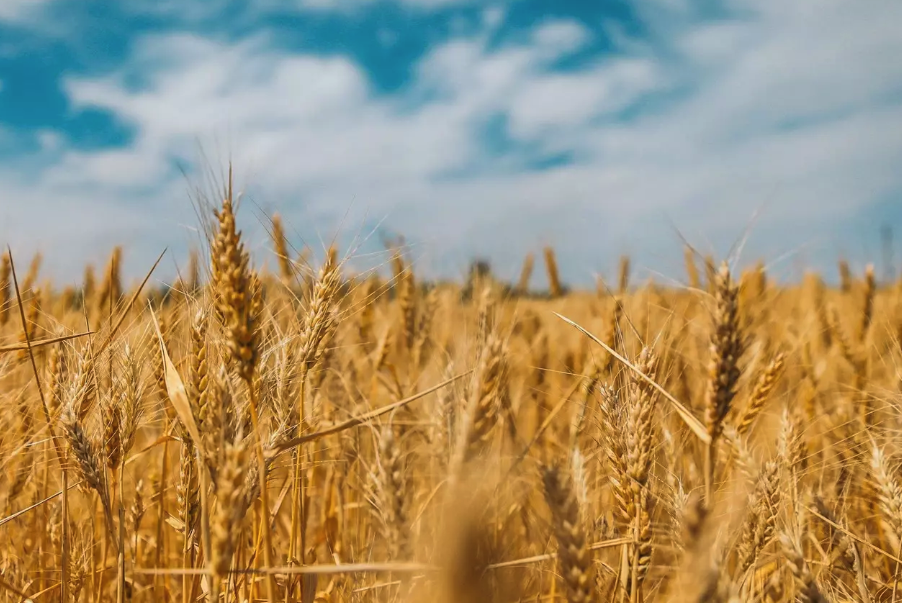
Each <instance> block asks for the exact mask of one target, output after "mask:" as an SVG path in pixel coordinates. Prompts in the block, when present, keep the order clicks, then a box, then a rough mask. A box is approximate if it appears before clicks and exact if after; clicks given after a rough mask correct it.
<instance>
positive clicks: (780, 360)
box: [0, 190, 902, 603]
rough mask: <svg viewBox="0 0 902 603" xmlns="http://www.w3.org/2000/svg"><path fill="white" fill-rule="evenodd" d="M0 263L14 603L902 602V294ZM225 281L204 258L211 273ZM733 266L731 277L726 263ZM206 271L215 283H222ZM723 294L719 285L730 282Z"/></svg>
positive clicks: (760, 276)
mask: <svg viewBox="0 0 902 603" xmlns="http://www.w3.org/2000/svg"><path fill="white" fill-rule="evenodd" d="M224 197H225V198H224V200H223V201H221V202H220V203H219V204H218V206H217V207H216V209H215V213H214V212H213V211H210V212H209V216H208V217H209V218H210V223H209V224H208V225H207V226H208V228H207V231H208V233H209V244H208V250H209V253H208V254H207V261H206V262H202V261H201V260H200V259H199V258H198V256H196V255H195V256H193V260H192V264H191V265H190V266H189V267H188V269H187V270H186V271H184V272H183V273H182V274H181V276H180V277H179V280H178V281H177V283H176V285H174V286H173V287H172V288H169V289H167V290H164V291H160V290H156V289H149V288H147V287H146V284H144V285H142V286H141V287H133V288H132V289H131V290H126V289H125V288H124V286H123V283H122V280H121V276H120V265H121V254H122V251H121V250H120V249H118V248H117V249H116V250H114V251H113V253H112V255H111V257H110V260H109V263H108V265H107V267H106V268H105V269H104V271H103V273H99V274H98V275H97V280H98V281H99V283H98V284H95V283H94V278H95V277H94V272H93V269H89V270H87V271H86V282H85V283H84V287H83V288H82V289H81V290H79V291H73V290H66V291H62V292H60V291H55V290H54V289H53V287H52V284H51V283H44V284H39V283H40V281H39V280H38V276H39V269H40V256H38V257H36V258H35V259H34V260H33V261H32V264H31V268H30V269H28V270H27V273H26V275H25V277H24V278H22V279H21V280H19V278H18V275H17V273H16V272H15V268H16V267H17V264H16V261H15V260H18V259H19V258H15V257H13V258H11V257H9V256H7V255H5V256H4V257H3V259H2V262H0V350H2V356H0V399H2V401H3V405H2V409H3V410H2V412H3V417H4V422H5V429H4V430H3V432H2V434H0V451H2V459H3V465H2V474H0V479H2V487H0V494H2V496H0V504H2V508H3V511H2V519H0V573H2V575H0V593H2V594H0V598H2V599H3V600H8V601H21V600H23V599H24V598H26V597H27V598H30V599H32V600H34V601H60V600H64V601H84V602H97V603H99V602H102V601H113V600H115V601H117V602H121V601H126V600H130V601H182V602H184V603H188V602H189V601H205V600H206V601H213V600H224V601H259V600H269V601H285V602H289V603H290V602H293V601H298V602H304V603H312V602H314V601H317V602H327V601H361V602H364V601H380V602H381V601H399V602H400V601H422V600H430V599H436V600H447V601H498V602H503V603H507V602H513V601H538V600H541V601H555V600H557V601H569V602H570V603H577V602H580V603H581V602H587V601H597V602H606V601H612V602H613V601H618V602H627V601H629V602H630V603H634V602H637V601H749V602H752V601H755V602H757V601H761V602H787V601H794V600H801V601H837V602H839V601H861V602H871V601H895V600H896V599H897V597H899V598H902V593H900V592H898V591H899V590H900V589H899V587H900V565H902V473H900V466H899V462H898V459H899V454H900V453H902V439H900V436H899V434H900V433H902V432H900V428H902V413H900V409H899V404H898V402H899V400H900V397H899V396H900V386H902V380H900V370H899V367H900V366H902V364H900V361H902V348H900V343H899V335H900V329H902V287H900V286H895V285H893V286H890V285H887V284H884V285H883V286H878V284H877V283H876V281H875V278H874V274H873V270H872V269H871V268H868V270H866V271H865V272H864V273H863V274H861V276H860V278H859V277H856V276H854V275H853V273H852V270H851V268H849V266H848V265H847V264H843V265H842V268H841V270H842V284H841V287H839V288H837V289H830V288H828V287H826V286H825V285H824V283H823V282H822V281H821V280H820V279H819V278H818V277H817V276H814V275H811V276H809V277H808V278H806V280H805V281H804V283H803V284H801V285H800V286H778V285H776V284H774V283H772V282H770V281H768V279H767V277H766V275H765V273H764V269H763V267H761V266H758V267H756V268H755V269H752V270H750V271H748V272H746V273H744V274H742V275H735V274H733V273H731V271H730V269H729V267H728V266H727V264H722V265H720V266H719V267H718V265H717V264H715V263H714V260H712V259H710V258H705V259H704V260H703V261H704V270H703V271H699V269H698V268H697V267H696V259H697V258H696V256H695V254H694V253H693V252H692V251H691V250H687V255H686V262H687V282H688V283H689V286H687V287H686V288H683V289H679V288H668V289H664V288H658V287H656V286H654V285H651V284H649V285H646V286H644V287H642V288H635V287H631V286H630V283H629V277H630V262H629V259H628V258H626V257H624V258H622V259H621V262H620V272H619V276H618V281H617V288H616V291H613V292H612V291H611V290H609V289H608V288H607V287H606V286H604V284H603V283H599V287H598V292H597V293H588V292H567V291H566V289H565V288H564V287H563V285H562V284H561V281H560V277H559V274H558V267H557V263H556V260H555V256H554V252H553V250H552V249H550V248H547V249H545V250H544V259H545V265H546V269H547V271H548V276H549V280H550V283H551V295H549V296H547V297H531V296H529V295H528V289H529V279H530V275H531V273H532V268H533V262H534V260H533V256H529V257H528V258H527V260H526V262H525V263H524V267H523V270H522V274H521V275H520V279H519V281H518V283H516V284H515V285H514V286H513V287H507V286H502V285H501V284H500V283H498V282H496V281H494V280H493V279H492V278H491V276H490V275H486V274H481V275H480V277H479V279H478V282H473V283H468V285H467V290H468V291H469V292H470V293H467V294H464V293H465V290H464V288H462V287H458V286H456V285H451V284H442V285H437V284H430V283H426V282H423V281H421V280H420V279H418V278H415V273H414V266H413V265H412V264H411V262H410V260H409V258H408V257H406V255H405V253H404V249H403V248H396V249H393V250H391V251H390V253H391V260H390V262H389V264H390V266H391V274H390V276H387V277H382V276H380V275H379V274H377V273H373V272H370V273H364V274H352V273H351V272H350V270H349V269H348V268H347V266H346V264H345V263H344V262H342V260H341V259H340V258H339V256H338V254H337V253H336V250H335V249H334V248H333V249H331V250H329V252H328V253H327V254H326V259H325V261H324V262H323V263H322V265H321V266H320V267H319V268H318V269H317V270H315V271H313V270H311V269H310V268H309V266H308V265H307V263H306V260H305V259H303V256H302V259H300V260H297V259H293V258H292V255H295V257H297V254H291V253H290V252H289V249H288V245H287V242H286V237H285V234H284V229H283V227H282V224H281V222H280V221H279V220H278V219H277V218H276V219H275V220H274V221H273V224H272V229H271V231H272V234H273V245H272V247H273V256H272V258H270V259H273V258H274V259H275V262H270V263H272V264H274V265H275V266H276V267H277V271H276V272H275V273H268V272H257V271H256V270H255V269H254V264H253V262H252V259H251V257H250V255H249V254H248V252H247V250H246V245H245V242H244V241H242V237H241V232H240V230H239V229H238V227H237V225H236V215H235V207H234V206H233V200H232V196H231V190H227V191H225V194H224ZM204 263H205V264H206V266H207V269H206V270H203V269H202V267H201V266H202V264H204ZM702 274H703V275H704V277H702V276H701V275H702ZM204 275H205V276H204ZM703 279H704V282H702V281H703Z"/></svg>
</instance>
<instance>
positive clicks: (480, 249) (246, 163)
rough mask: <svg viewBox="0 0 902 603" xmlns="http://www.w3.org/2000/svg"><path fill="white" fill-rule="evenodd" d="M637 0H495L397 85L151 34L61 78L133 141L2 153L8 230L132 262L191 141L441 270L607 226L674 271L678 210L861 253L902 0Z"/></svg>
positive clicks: (163, 208)
mask: <svg viewBox="0 0 902 603" xmlns="http://www.w3.org/2000/svg"><path fill="white" fill-rule="evenodd" d="M520 1H521V2H525V1H526V0H520ZM408 3H409V4H417V5H418V7H417V10H419V11H423V12H427V13H428V12H429V11H433V10H435V11H438V10H447V9H448V6H447V5H448V4H449V2H430V1H427V0H421V1H420V2H414V0H408ZM358 4H359V5H364V4H369V3H368V2H364V1H363V0H360V1H358V2H348V3H346V6H344V7H343V8H347V11H352V10H353V8H354V7H353V6H351V5H358ZM653 4H654V6H650V4H648V3H643V4H641V5H639V4H637V5H636V6H635V7H633V8H634V10H633V13H634V17H635V19H636V21H635V22H633V23H631V24H629V26H620V25H618V23H617V22H616V20H613V19H612V20H602V21H592V20H587V19H586V18H585V17H584V16H579V15H578V14H576V13H574V14H573V15H571V16H567V15H563V14H560V13H562V12H564V11H559V12H558V16H555V17H548V18H544V19H533V20H532V21H530V22H529V24H527V25H524V26H522V27H521V28H520V30H517V31H515V32H514V34H511V35H510V36H509V37H508V38H504V37H500V38H499V35H498V34H497V33H496V32H497V31H498V28H499V27H501V26H503V25H504V24H505V22H506V21H507V20H508V19H509V18H510V17H509V12H508V10H509V9H507V8H502V7H500V5H499V8H495V9H492V10H491V11H488V12H486V14H485V15H484V16H483V17H482V18H481V19H480V23H481V25H480V26H479V27H478V28H476V29H475V30H472V31H464V32H462V33H453V32H452V33H448V34H446V35H443V36H440V37H438V38H437V39H436V40H434V42H433V43H432V45H431V46H430V47H428V48H427V49H426V50H425V51H424V52H422V53H421V54H420V55H419V56H418V57H417V58H416V59H415V60H414V62H413V64H412V69H411V70H410V76H409V78H408V80H407V81H406V82H405V83H404V85H403V86H401V87H400V88H398V89H396V90H394V91H392V92H391V93H388V94H386V93H385V92H383V91H381V90H379V89H378V87H377V86H376V84H375V81H374V75H373V73H371V72H370V71H368V69H367V68H366V67H365V66H364V65H363V64H361V62H360V61H358V60H357V59H356V58H355V57H354V56H353V55H352V54H349V53H342V52H336V51H334V50H330V51H329V52H320V51H317V50H316V49H315V48H303V49H297V48H292V47H287V46H286V45H285V44H284V43H283V41H282V40H281V39H280V38H279V37H278V36H276V35H274V34H273V31H272V30H271V28H269V27H267V26H266V25H265V24H263V23H261V25H260V27H258V28H249V29H248V31H247V32H246V33H242V34H240V35H234V34H233V35H229V36H220V35H216V34H215V33H214V34H208V33H199V32H196V31H195V32H192V31H186V30H185V28H181V30H179V29H178V28H169V29H167V28H158V29H157V30H156V31H152V32H150V31H148V32H145V33H142V34H140V35H138V36H136V37H135V39H134V40H133V42H132V43H131V44H130V45H129V49H128V52H127V53H125V55H124V56H123V57H122V59H121V60H120V61H118V62H117V63H116V64H115V65H113V66H111V67H110V68H107V69H105V70H103V71H102V72H99V73H91V74H85V73H80V72H72V73H69V74H65V75H64V76H63V77H62V79H61V82H62V84H61V85H62V89H63V91H64V93H65V96H66V98H67V101H68V103H69V110H70V111H75V112H78V111H83V110H92V111H97V110H99V111H102V112H104V113H105V114H108V115H110V116H111V117H112V118H114V119H115V120H116V121H117V123H120V124H121V125H122V127H123V128H126V129H127V130H128V131H129V133H130V135H129V136H128V137H127V142H125V143H123V144H120V145H112V146H107V147H104V148H91V149H84V148H80V147H79V146H78V145H77V141H76V140H72V139H68V138H66V136H65V135H62V134H61V133H57V132H53V131H49V132H45V133H44V134H43V135H42V142H41V144H40V145H39V148H37V149H35V150H34V151H33V152H32V153H30V154H29V156H28V157H27V158H20V159H19V160H17V161H14V162H8V163H7V164H6V167H0V183H2V184H3V189H4V194H5V196H6V198H8V199H10V200H11V201H10V202H9V203H4V204H3V207H4V209H2V210H0V215H2V218H3V219H4V222H5V223H6V224H7V225H8V226H7V227H6V230H7V231H6V232H0V236H3V237H7V238H12V239H13V241H14V242H16V243H18V244H20V245H23V246H26V247H27V246H28V245H31V244H37V243H38V242H42V243H45V244H46V243H48V242H50V243H55V245H56V246H57V249H55V250H53V251H51V252H48V260H49V261H51V262H56V265H57V266H58V268H59V269H60V270H74V269H75V268H76V266H77V265H78V264H80V262H81V261H82V260H83V259H84V258H85V257H89V256H94V257H96V256H97V254H98V253H101V252H102V251H105V250H106V247H107V246H108V245H110V244H112V243H113V242H126V243H127V244H128V245H129V250H130V251H131V256H130V257H131V258H132V261H133V262H138V261H140V260H141V259H143V258H144V257H149V256H151V255H152V254H153V250H155V249H157V248H159V247H160V246H162V245H164V244H175V245H176V246H177V247H179V248H181V247H184V245H185V244H186V241H188V240H190V239H191V237H192V236H193V235H192V234H191V233H190V232H189V231H187V230H186V229H185V228H184V227H182V226H180V225H181V224H191V223H194V222H195V218H194V214H193V210H192V207H191V205H190V203H189V202H188V200H187V198H186V194H185V190H186V183H185V181H184V179H183V177H182V174H181V172H180V170H179V169H178V166H179V165H187V166H189V169H191V168H194V169H196V168H198V167H200V166H199V165H198V162H197V160H198V144H199V143H202V144H203V146H204V147H206V148H208V149H211V148H212V149H213V150H214V157H216V158H218V159H220V160H224V159H227V158H228V156H232V157H233V158H234V159H235V160H236V163H237V165H238V166H239V173H240V174H241V175H242V176H243V182H245V183H246V184H247V185H248V187H249V191H251V192H252V193H253V198H254V200H255V201H256V202H258V203H259V204H260V205H261V207H263V208H264V209H266V210H272V209H278V210H279V211H281V213H282V214H283V215H284V216H285V217H286V218H287V220H288V222H289V223H290V224H291V225H292V226H293V227H294V228H295V232H297V233H298V234H299V236H303V237H305V238H308V239H310V240H311V242H315V237H316V233H317V232H324V233H326V234H327V235H328V234H331V232H332V231H333V230H334V229H337V228H339V227H340V226H343V227H345V228H346V229H348V230H352V231H353V230H354V229H355V228H356V225H359V224H362V223H370V222H371V221H378V220H382V219H384V220H385V224H387V225H388V226H390V227H391V228H394V229H397V230H399V231H401V232H404V233H405V234H406V235H407V236H408V238H409V239H412V240H416V241H421V242H423V245H422V246H421V247H420V248H419V249H423V250H427V251H424V254H423V258H422V263H423V266H424V268H426V269H431V270H435V271H444V272H449V271H454V270H460V269H461V268H462V266H463V265H464V263H465V261H466V259H467V258H468V257H469V255H471V254H474V253H478V254H484V255H488V256H490V257H492V258H493V259H494V260H495V263H496V265H497V266H498V267H499V268H500V269H501V270H503V271H506V272H508V273H509V274H510V273H513V272H514V271H515V270H516V267H517V265H518V263H519V262H520V260H521V258H522V256H523V254H524V253H525V252H526V251H527V250H528V249H531V248H535V247H537V246H538V245H539V244H542V243H553V244H555V245H557V246H558V248H559V253H560V255H561V259H562V264H563V267H564V269H565V271H566V276H567V277H568V278H570V279H581V280H587V279H588V277H589V276H590V274H591V273H592V271H593V270H597V269H606V268H609V267H610V266H611V264H612V263H613V261H612V259H611V258H613V257H615V255H616V254H617V253H619V252H620V251H621V250H624V251H629V252H631V253H633V254H634V255H635V257H636V263H637V264H638V265H639V266H645V267H647V268H649V269H652V270H656V271H661V272H664V273H666V274H671V275H674V276H678V275H679V274H680V269H679V262H678V261H677V260H676V259H675V258H678V257H679V253H674V251H678V245H679V239H678V237H677V236H676V234H675V232H674V227H676V228H679V229H680V230H682V231H684V232H685V234H686V235H687V236H688V237H689V238H690V239H692V240H693V241H695V242H697V243H699V244H700V246H702V247H703V248H704V247H706V246H707V244H708V243H707V242H708V241H711V244H712V245H714V246H715V247H717V249H718V250H719V251H720V252H723V251H725V249H726V248H727V247H728V246H729V244H730V243H732V242H734V241H735V240H737V239H738V238H739V237H740V236H741V235H742V232H743V229H744V228H745V227H746V226H747V225H748V224H749V221H750V219H751V216H752V215H753V214H754V213H755V212H756V211H757V210H759V209H761V210H763V211H762V215H761V217H760V218H759V220H758V222H757V223H756V225H755V228H754V231H753V237H752V240H751V242H750V245H749V247H748V253H750V254H751V253H763V254H766V255H767V256H768V257H770V258H776V257H778V256H780V255H782V254H784V253H786V252H789V251H792V250H794V249H796V248H800V247H803V246H807V247H808V248H809V249H808V251H806V254H808V255H807V256H806V257H807V259H808V260H809V261H811V262H814V263H815V264H818V263H820V264H821V265H823V264H824V263H829V262H832V260H833V256H832V255H831V253H833V252H832V251H828V250H830V249H831V247H836V245H837V244H844V245H845V248H844V251H846V252H850V253H853V254H854V253H856V252H857V253H871V254H873V253H875V252H876V250H875V249H873V248H872V247H870V246H869V245H870V244H869V243H866V242H865V243H863V244H862V245H861V246H860V247H858V248H856V247H855V246H854V245H850V244H849V243H848V241H849V240H850V238H849V235H850V230H849V229H850V228H851V226H850V225H852V224H858V223H861V222H862V221H864V222H867V221H869V220H870V221H873V222H874V231H876V229H877V228H878V227H879V224H878V221H879V220H881V219H885V218H888V217H890V216H887V215H885V214H886V213H887V210H886V205H885V204H886V202H887V201H888V200H889V199H892V198H894V197H895V196H898V195H899V194H900V193H902V176H900V175H899V170H898V166H899V165H900V161H902V84H900V82H902V62H900V61H898V60H896V59H895V57H898V56H902V38H900V37H899V36H898V35H897V33H896V31H895V27H894V23H899V22H902V21H900V20H902V5H897V4H895V3H886V2H882V1H880V0H863V1H861V2H857V3H855V4H854V5H852V4H849V3H846V2H842V1H840V0H824V1H823V2H820V3H818V4H817V5H816V6H814V5H807V4H799V3H785V2H778V1H777V0H762V1H758V2H754V3H752V2H751V1H749V2H745V1H738V0H737V1H734V2H733V3H731V5H730V7H729V9H730V10H729V11H725V12H724V13H723V14H721V15H711V14H705V13H704V12H699V11H698V10H697V8H696V7H694V6H693V5H689V4H688V3H687V4H684V3H681V2H673V1H669V2H664V1H663V0H662V1H661V2H656V3H653ZM439 5H443V6H439ZM289 8H290V9H291V10H297V11H302V12H303V11H304V10H307V8H308V5H307V3H305V2H300V3H294V5H293V6H291V7H289ZM281 10H286V7H285V6H282V7H281ZM349 14H350V12H349ZM336 18H338V19H341V18H352V17H351V16H346V17H340V16H339V17H336ZM448 18H452V17H451V16H449V17H448ZM511 27H513V26H512V25H509V26H508V29H510V28H511ZM405 35H406V34H405V31H404V30H400V31H397V36H398V37H399V39H400V40H402V41H403V38H404V36H405ZM0 75H2V72H0ZM2 94H3V92H2V91H0V95H2ZM0 127H2V124H0ZM0 132H2V130H0ZM0 140H2V134H0ZM0 146H2V143H0ZM7 146H9V145H7ZM215 152H218V153H219V155H215ZM217 167H218V166H217ZM245 219H246V220H247V221H248V224H247V227H248V229H249V231H250V232H251V233H256V234H255V236H257V237H258V240H260V241H263V240H264V239H263V236H262V234H261V232H262V229H260V228H259V227H255V226H254V223H253V220H254V217H253V212H250V211H248V212H247V214H246V215H245ZM117 237H118V238H119V239H123V240H116V238H117ZM296 242H298V241H296ZM63 250H65V251H63ZM59 255H63V257H58V256H59ZM52 256H57V257H52Z"/></svg>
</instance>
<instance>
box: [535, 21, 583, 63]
mask: <svg viewBox="0 0 902 603" xmlns="http://www.w3.org/2000/svg"><path fill="white" fill-rule="evenodd" d="M591 35H592V34H591V32H590V31H589V30H588V29H587V28H586V26H585V25H583V24H582V23H579V22H578V21H573V20H563V19H560V20H555V21H549V22H547V23H544V24H542V25H541V26H540V27H538V28H537V29H536V30H535V31H534V32H533V35H532V41H533V44H535V45H536V46H538V47H540V48H542V49H543V50H546V51H547V52H548V53H549V55H550V58H557V57H558V56H560V55H564V54H569V53H571V52H574V51H576V50H579V49H580V48H582V47H583V46H584V45H585V44H586V43H587V42H588V41H589V38H590V37H591Z"/></svg>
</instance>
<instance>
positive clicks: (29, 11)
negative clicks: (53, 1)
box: [0, 0, 49, 22]
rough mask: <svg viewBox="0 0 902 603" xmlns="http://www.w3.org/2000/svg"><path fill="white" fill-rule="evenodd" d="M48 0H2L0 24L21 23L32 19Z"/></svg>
mask: <svg viewBox="0 0 902 603" xmlns="http://www.w3.org/2000/svg"><path fill="white" fill-rule="evenodd" d="M48 1H49V0H3V2H0V22H3V21H10V22H15V21H21V20H24V19H29V18H31V17H33V16H34V15H35V14H36V13H37V12H38V11H39V10H40V9H41V8H42V7H43V6H44V5H46V4H47V2H48Z"/></svg>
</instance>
